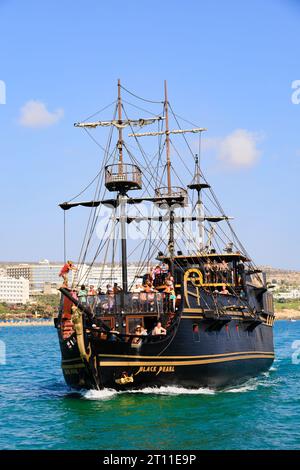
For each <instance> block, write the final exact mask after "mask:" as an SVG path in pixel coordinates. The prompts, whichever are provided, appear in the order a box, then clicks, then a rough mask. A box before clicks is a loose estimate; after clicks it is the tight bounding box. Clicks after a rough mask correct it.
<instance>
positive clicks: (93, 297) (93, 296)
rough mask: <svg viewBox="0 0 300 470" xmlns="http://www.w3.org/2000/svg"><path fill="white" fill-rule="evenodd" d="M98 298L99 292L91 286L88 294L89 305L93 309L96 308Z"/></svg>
mask: <svg viewBox="0 0 300 470" xmlns="http://www.w3.org/2000/svg"><path fill="white" fill-rule="evenodd" d="M96 296H97V292H96V290H95V287H94V286H93V285H91V286H90V287H89V290H88V294H87V303H88V305H89V306H90V307H91V309H92V308H93V307H94V305H95V302H96Z"/></svg>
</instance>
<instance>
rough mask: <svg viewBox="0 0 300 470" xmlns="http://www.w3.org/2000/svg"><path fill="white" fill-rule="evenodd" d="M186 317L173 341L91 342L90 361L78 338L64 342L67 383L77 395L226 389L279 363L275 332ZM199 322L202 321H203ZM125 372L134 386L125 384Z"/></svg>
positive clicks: (238, 323)
mask: <svg viewBox="0 0 300 470" xmlns="http://www.w3.org/2000/svg"><path fill="white" fill-rule="evenodd" d="M194 318H196V317H193V316H190V317H188V316H186V317H184V316H183V317H182V319H181V321H180V324H179V326H178V329H177V331H176V333H175V335H173V336H172V337H171V338H170V337H166V338H163V339H162V340H161V341H158V342H157V343H150V344H142V345H141V347H140V348H133V347H132V345H131V344H129V343H124V342H114V341H112V342H110V341H105V342H103V341H99V340H93V338H91V340H90V353H91V354H90V355H89V358H88V360H84V359H82V358H81V357H80V352H79V349H78V345H77V342H76V335H75V334H73V335H72V336H71V337H70V338H68V340H63V339H62V338H61V337H60V346H61V352H62V369H63V373H64V377H65V380H66V383H67V384H68V385H69V386H70V387H72V388H76V389H84V388H85V389H97V388H112V389H116V390H130V389H136V390H138V389H142V388H145V387H161V386H172V385H176V386H179V387H185V388H200V387H209V388H214V389H217V388H224V387H228V386H233V385H238V384H241V383H243V382H244V381H246V380H247V379H249V378H251V377H255V376H257V375H259V374H260V373H262V372H265V371H267V370H268V369H269V368H270V366H271V365H272V362H273V360H274V348H273V328H272V326H271V325H268V324H266V323H261V324H254V323H252V324H251V323H247V322H245V321H240V320H231V321H229V322H228V323H227V324H226V325H224V324H217V325H215V324H213V323H212V322H209V321H207V320H205V319H202V320H200V321H199V320H198V325H199V335H196V337H195V336H194V334H193V324H194V322H195V321H196V320H195V319H194ZM198 318H199V317H198ZM123 372H126V374H127V376H128V377H130V376H131V377H132V379H133V381H131V382H129V381H128V382H125V383H120V378H121V376H122V373H123Z"/></svg>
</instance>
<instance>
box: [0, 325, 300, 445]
mask: <svg viewBox="0 0 300 470" xmlns="http://www.w3.org/2000/svg"><path fill="white" fill-rule="evenodd" d="M0 339H1V341H2V342H4V343H5V345H6V353H7V354H6V356H7V358H6V365H0V420H1V422H0V449H122V450H124V449H151V450H152V449H159V450H160V449H181V450H187V449H298V448H299V447H300V363H299V364H297V362H298V353H297V350H296V349H295V346H296V345H295V343H294V345H293V342H294V341H296V340H299V345H298V348H300V321H297V322H289V321H278V322H277V323H276V324H275V344H276V360H275V362H274V366H273V367H272V369H271V370H270V372H269V373H267V374H264V375H262V376H260V377H258V378H256V379H253V380H250V381H248V382H247V383H246V384H244V385H243V386H240V387H234V388H232V389H229V390H226V391H222V392H213V391H212V390H207V389H200V390H194V391H189V390H182V389H179V388H176V387H172V388H165V389H160V390H155V389H148V390H145V391H144V392H143V393H141V392H139V393H116V392H113V391H110V390H106V391H103V392H93V391H90V392H83V393H82V394H76V393H72V392H70V390H68V388H67V387H66V385H65V383H64V380H63V377H62V373H61V370H60V353H59V346H58V341H57V337H56V331H55V329H54V328H52V327H49V326H48V327H47V326H45V327H44V326H43V327H16V328H2V329H1V330H0ZM1 344H2V345H3V343H1ZM292 346H294V348H293V347H292ZM293 354H294V361H293V360H292V355H293ZM299 358H300V353H299ZM293 362H294V363H293ZM299 362H300V361H299Z"/></svg>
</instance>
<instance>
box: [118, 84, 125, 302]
mask: <svg viewBox="0 0 300 470" xmlns="http://www.w3.org/2000/svg"><path fill="white" fill-rule="evenodd" d="M118 120H119V124H120V126H119V140H118V144H117V146H118V150H119V164H118V172H119V175H120V176H121V175H122V174H123V130H122V127H121V124H122V99H121V81H120V79H118ZM118 200H119V205H120V225H121V259H122V291H123V294H126V293H127V291H128V276H127V234H126V202H127V194H126V187H123V188H120V191H119V194H118ZM123 303H124V299H123Z"/></svg>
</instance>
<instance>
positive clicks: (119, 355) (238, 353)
mask: <svg viewBox="0 0 300 470" xmlns="http://www.w3.org/2000/svg"><path fill="white" fill-rule="evenodd" d="M244 354H246V355H249V354H251V355H253V354H259V355H265V354H267V355H273V356H274V352H273V351H237V352H231V353H220V354H203V355H201V356H196V355H195V356H137V355H133V354H98V357H118V358H121V357H127V358H128V357H129V358H136V359H156V360H157V359H201V358H203V359H204V358H209V357H224V356H237V355H244Z"/></svg>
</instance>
